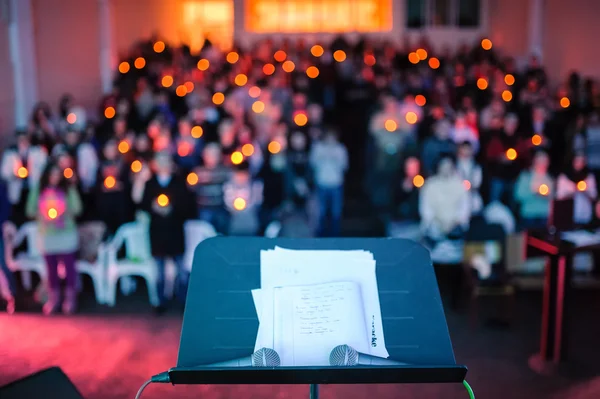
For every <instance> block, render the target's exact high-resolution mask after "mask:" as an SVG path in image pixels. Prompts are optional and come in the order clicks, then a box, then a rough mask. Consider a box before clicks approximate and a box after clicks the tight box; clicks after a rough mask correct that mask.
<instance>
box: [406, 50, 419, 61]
mask: <svg viewBox="0 0 600 399" xmlns="http://www.w3.org/2000/svg"><path fill="white" fill-rule="evenodd" d="M408 60H409V61H410V63H411V64H418V63H419V61H420V60H419V56H418V55H417V53H415V52H414V51H413V52H412V53H410V54H409V55H408Z"/></svg>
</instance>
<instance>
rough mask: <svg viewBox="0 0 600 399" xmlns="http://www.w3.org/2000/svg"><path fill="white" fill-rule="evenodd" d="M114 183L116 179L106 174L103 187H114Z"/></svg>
mask: <svg viewBox="0 0 600 399" xmlns="http://www.w3.org/2000/svg"><path fill="white" fill-rule="evenodd" d="M116 184H117V180H116V179H115V178H114V177H113V176H107V177H106V179H104V187H106V188H108V189H111V188H114V187H115V185H116Z"/></svg>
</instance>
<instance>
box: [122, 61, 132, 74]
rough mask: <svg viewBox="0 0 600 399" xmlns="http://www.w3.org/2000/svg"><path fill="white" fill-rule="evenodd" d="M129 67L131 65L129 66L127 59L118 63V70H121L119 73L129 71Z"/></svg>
mask: <svg viewBox="0 0 600 399" xmlns="http://www.w3.org/2000/svg"><path fill="white" fill-rule="evenodd" d="M130 68H131V67H130V66H129V62H127V61H123V62H121V63H120V64H119V72H121V73H127V72H129V69H130Z"/></svg>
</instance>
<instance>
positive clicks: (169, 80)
mask: <svg viewBox="0 0 600 399" xmlns="http://www.w3.org/2000/svg"><path fill="white" fill-rule="evenodd" d="M161 84H162V86H163V87H171V86H173V76H171V75H165V76H163V78H162V80H161Z"/></svg>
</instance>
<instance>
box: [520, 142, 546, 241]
mask: <svg viewBox="0 0 600 399" xmlns="http://www.w3.org/2000/svg"><path fill="white" fill-rule="evenodd" d="M549 166H550V158H549V157H548V154H547V153H546V152H545V151H543V150H538V151H537V152H536V153H535V155H534V156H533V162H532V166H531V168H530V169H528V170H524V171H522V172H521V174H520V175H519V178H518V179H517V182H516V184H515V193H514V196H515V200H516V202H517V203H518V204H519V205H520V207H519V223H520V226H521V228H522V229H524V230H530V229H542V228H545V227H546V225H547V223H548V216H549V214H550V204H551V200H552V197H553V196H554V194H555V191H554V181H553V180H552V177H551V176H550V174H549V173H548V167H549Z"/></svg>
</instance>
